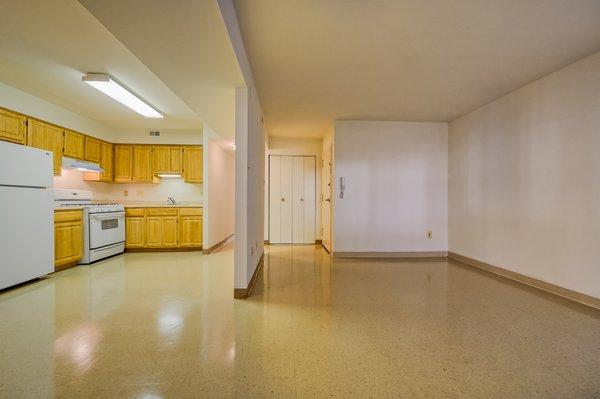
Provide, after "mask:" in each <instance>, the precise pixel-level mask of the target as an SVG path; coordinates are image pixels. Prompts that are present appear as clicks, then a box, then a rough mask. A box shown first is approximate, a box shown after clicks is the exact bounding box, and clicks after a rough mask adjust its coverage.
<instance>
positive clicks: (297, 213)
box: [292, 157, 305, 244]
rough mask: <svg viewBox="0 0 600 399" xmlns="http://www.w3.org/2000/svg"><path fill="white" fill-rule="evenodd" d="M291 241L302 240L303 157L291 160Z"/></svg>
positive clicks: (298, 241) (299, 241) (294, 242)
mask: <svg viewBox="0 0 600 399" xmlns="http://www.w3.org/2000/svg"><path fill="white" fill-rule="evenodd" d="M292 191H293V193H292V201H293V203H292V218H293V220H292V243H293V244H303V243H304V242H305V240H304V203H305V201H304V157H294V158H293V160H292Z"/></svg>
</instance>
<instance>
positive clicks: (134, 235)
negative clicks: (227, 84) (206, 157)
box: [0, 109, 204, 289]
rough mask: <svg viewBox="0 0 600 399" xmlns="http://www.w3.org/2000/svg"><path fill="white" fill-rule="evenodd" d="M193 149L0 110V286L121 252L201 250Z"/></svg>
mask: <svg viewBox="0 0 600 399" xmlns="http://www.w3.org/2000/svg"><path fill="white" fill-rule="evenodd" d="M202 199H203V146H202V145H197V144H191V143H190V144H170V143H166V144H162V143H161V144H145V143H133V144H130V143H112V142H108V141H106V140H102V139H100V138H97V137H94V136H93V135H91V134H85V133H83V132H78V131H74V130H71V129H69V128H67V127H63V126H59V125H56V124H53V123H50V122H48V121H44V120H39V119H37V118H33V117H31V116H28V115H25V114H22V113H19V112H17V111H15V110H10V109H0V203H2V204H3V206H2V210H1V212H2V215H1V218H0V220H2V226H1V227H0V239H1V241H2V242H3V248H4V250H3V253H4V255H3V258H4V259H3V261H2V263H3V267H2V268H1V269H0V289H5V288H8V287H11V286H14V285H17V284H20V283H23V282H26V281H29V280H32V279H34V278H38V277H43V276H45V275H48V274H50V273H53V272H57V271H61V270H64V269H67V268H71V267H75V266H77V265H89V264H94V263H95V262H97V261H100V260H102V259H105V258H107V257H111V256H117V255H119V254H122V253H124V252H141V251H148V252H155V251H202V249H203V217H204V214H203V210H204V209H203V201H202Z"/></svg>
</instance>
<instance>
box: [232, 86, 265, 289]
mask: <svg viewBox="0 0 600 399" xmlns="http://www.w3.org/2000/svg"><path fill="white" fill-rule="evenodd" d="M235 108H236V115H235V121H236V122H235V125H236V126H235V144H236V156H235V235H236V246H235V274H234V280H235V281H234V286H235V288H247V287H248V283H249V282H250V279H251V278H252V275H253V273H254V271H255V270H256V267H257V266H258V262H259V260H260V257H261V256H262V254H263V251H264V207H265V204H264V190H265V187H264V183H265V131H264V127H263V124H262V111H261V109H260V103H259V102H258V98H257V97H256V94H255V92H254V91H253V90H249V89H247V88H238V89H237V90H236V106H235Z"/></svg>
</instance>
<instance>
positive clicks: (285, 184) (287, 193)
mask: <svg viewBox="0 0 600 399" xmlns="http://www.w3.org/2000/svg"><path fill="white" fill-rule="evenodd" d="M293 160H294V158H293V157H281V182H280V184H279V187H280V190H281V192H280V195H281V199H280V201H281V212H280V215H281V241H280V242H281V243H286V244H289V243H292V242H293V241H292V226H293V208H292V205H293V201H292V198H293V192H294V191H293V190H294V189H293V181H292V179H293Z"/></svg>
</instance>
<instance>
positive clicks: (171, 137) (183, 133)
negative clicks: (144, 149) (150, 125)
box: [113, 127, 203, 145]
mask: <svg viewBox="0 0 600 399" xmlns="http://www.w3.org/2000/svg"><path fill="white" fill-rule="evenodd" d="M156 130H158V131H160V136H150V129H146V130H140V129H129V130H118V131H117V132H115V134H114V140H113V143H131V144H178V145H183V144H192V145H202V143H203V134H202V127H198V129H197V130H182V129H156Z"/></svg>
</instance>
